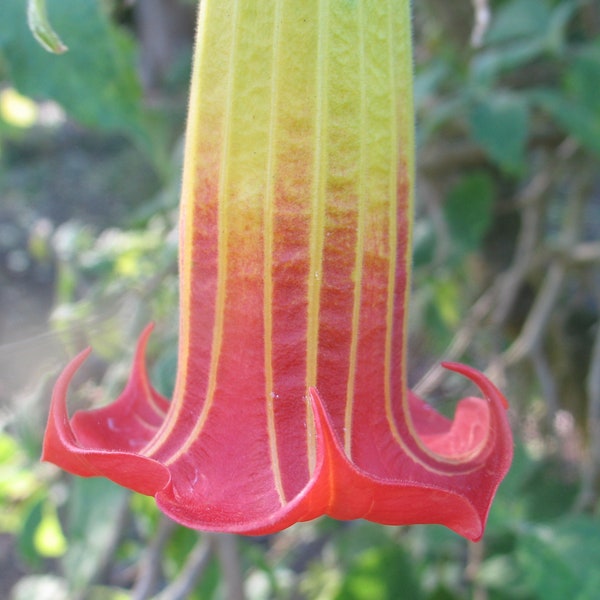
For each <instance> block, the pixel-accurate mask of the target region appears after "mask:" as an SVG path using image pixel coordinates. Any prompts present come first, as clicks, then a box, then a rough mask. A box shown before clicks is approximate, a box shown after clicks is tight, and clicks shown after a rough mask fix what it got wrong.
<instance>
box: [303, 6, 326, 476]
mask: <svg viewBox="0 0 600 600" xmlns="http://www.w3.org/2000/svg"><path fill="white" fill-rule="evenodd" d="M318 5H319V15H318V21H319V22H318V41H317V94H316V95H317V99H316V121H315V142H316V146H315V158H314V166H313V172H314V175H313V189H312V195H311V203H312V206H311V223H310V242H309V243H310V267H309V272H308V324H307V341H306V345H307V349H306V390H307V392H308V389H309V388H310V387H314V386H316V383H317V359H318V345H319V311H320V295H321V278H322V261H323V239H324V227H325V223H324V221H325V214H324V213H325V193H326V177H327V161H328V157H327V153H326V152H324V145H325V144H326V142H325V139H326V136H327V123H326V119H325V112H326V107H325V106H324V103H325V101H326V93H325V90H324V86H325V85H326V84H327V33H328V31H327V28H328V9H329V3H328V1H326V0H319V2H318ZM306 423H307V427H306V429H307V444H308V467H309V472H310V473H312V472H313V471H314V468H315V465H316V446H315V441H316V438H315V436H316V432H315V426H314V420H313V414H312V411H311V409H310V404H309V403H308V402H307V409H306Z"/></svg>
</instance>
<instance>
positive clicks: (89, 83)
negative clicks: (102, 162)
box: [0, 0, 148, 145]
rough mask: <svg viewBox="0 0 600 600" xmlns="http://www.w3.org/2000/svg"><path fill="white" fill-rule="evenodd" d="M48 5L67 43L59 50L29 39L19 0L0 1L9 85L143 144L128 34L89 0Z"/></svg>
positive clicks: (0, 38) (144, 137)
mask: <svg viewBox="0 0 600 600" xmlns="http://www.w3.org/2000/svg"><path fill="white" fill-rule="evenodd" d="M48 8H49V12H50V16H51V18H52V22H53V23H54V25H55V27H56V28H57V30H59V31H60V32H61V35H62V36H63V38H64V39H65V42H66V43H68V46H69V48H70V52H68V53H66V54H63V55H61V56H56V55H54V54H49V53H47V52H45V51H44V50H43V49H42V48H40V46H39V44H38V43H37V42H36V41H35V40H34V39H33V37H32V36H31V34H30V32H29V30H28V28H27V24H26V23H25V19H24V18H23V2H22V0H2V1H1V2H0V23H2V27H1V28H0V52H1V53H2V55H3V62H4V63H5V64H6V67H7V70H8V76H9V79H10V80H11V81H12V83H13V85H14V87H15V88H16V89H17V90H18V91H19V92H20V93H21V94H23V95H25V96H29V97H31V98H35V99H38V100H41V99H52V100H54V101H56V102H58V103H59V104H60V105H61V106H62V107H63V108H64V109H65V110H66V112H67V113H68V114H69V115H70V116H71V117H72V118H73V119H75V120H76V121H79V122H80V123H81V124H83V125H87V126H90V127H95V128H98V129H101V130H106V131H119V132H122V133H125V134H127V135H129V136H130V137H132V138H133V139H135V140H136V141H137V142H138V143H139V144H140V145H142V144H148V139H147V129H146V127H145V123H144V120H143V116H142V112H141V86H140V84H139V80H138V76H137V72H136V66H135V65H136V55H135V45H134V42H133V40H132V39H130V38H129V37H128V36H127V35H126V34H125V33H124V31H123V30H121V29H119V28H117V27H116V26H114V25H112V24H111V22H110V21H109V20H108V18H107V17H106V15H105V14H104V13H103V11H102V8H101V3H99V2H96V1H95V0H61V1H60V2H51V3H50V4H49V6H48Z"/></svg>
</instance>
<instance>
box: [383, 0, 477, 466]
mask: <svg viewBox="0 0 600 600" xmlns="http://www.w3.org/2000/svg"><path fill="white" fill-rule="evenodd" d="M388 14H389V15H390V18H389V28H388V38H389V43H388V48H389V66H390V75H391V79H390V81H391V82H393V83H392V89H391V93H390V99H391V105H390V110H391V111H392V114H393V115H394V125H393V126H392V127H391V130H392V131H393V132H394V137H393V138H392V147H391V149H390V150H391V151H390V157H391V160H390V174H391V176H390V184H389V188H390V213H389V221H390V235H389V240H390V246H389V248H390V268H389V270H388V299H387V334H386V346H385V367H384V369H385V409H386V417H387V420H388V423H389V426H390V431H391V432H392V435H393V437H394V439H395V440H396V442H397V443H398V444H399V445H400V446H401V447H402V449H403V450H404V451H405V452H406V454H407V455H408V456H410V457H411V458H412V459H413V460H414V461H415V462H418V463H419V464H420V465H421V466H422V467H423V468H424V469H426V470H427V471H429V472H431V473H438V474H441V475H464V474H467V473H470V472H473V471H475V470H477V468H478V465H474V464H473V462H470V463H469V464H466V465H465V468H464V469H461V470H455V471H452V472H449V471H448V469H447V468H444V467H445V466H446V467H447V466H451V465H452V466H457V465H460V464H461V462H463V461H462V460H461V459H451V458H449V457H446V456H443V455H441V454H438V453H436V452H433V451H431V450H430V449H429V448H427V446H425V444H423V442H422V440H421V438H420V436H419V433H418V432H417V430H416V429H415V426H414V423H413V421H412V416H411V411H410V406H409V402H408V393H407V388H406V385H405V379H406V353H404V354H403V355H402V358H401V360H402V363H401V365H400V366H399V368H400V369H401V371H400V376H401V378H402V386H401V389H402V394H403V396H402V399H401V405H402V410H403V418H404V419H405V421H406V424H407V427H408V432H409V434H410V437H411V439H412V440H413V442H414V443H415V444H416V446H417V449H418V453H417V452H415V449H414V448H411V447H409V446H408V445H407V443H406V442H405V440H404V439H403V438H402V435H401V434H400V432H399V431H398V428H397V426H396V421H395V417H394V414H393V408H392V390H391V381H392V379H391V378H392V372H393V369H394V365H393V364H392V358H393V356H392V337H393V335H394V330H393V325H394V297H395V291H396V290H395V274H396V267H397V261H398V257H397V255H396V246H397V243H398V226H397V220H396V213H397V210H398V191H399V189H400V185H401V183H402V182H401V181H400V180H399V175H398V174H397V171H398V169H401V170H400V177H404V178H405V179H406V180H407V185H406V189H407V192H408V193H409V197H408V199H407V201H406V208H405V210H407V211H410V210H412V182H411V180H412V178H413V177H414V174H413V172H412V169H413V167H414V165H413V161H412V159H411V157H410V156H402V160H401V154H402V153H400V152H399V144H400V143H401V142H402V141H404V140H402V139H399V138H398V133H397V132H398V127H399V126H400V127H401V128H402V134H403V135H411V132H410V129H409V128H410V127H412V123H410V122H406V120H405V122H399V117H398V101H399V100H402V99H399V98H398V97H397V96H398V94H397V89H398V87H397V85H396V83H395V81H396V67H397V65H396V52H397V50H396V48H395V47H394V42H395V40H396V39H398V38H399V39H403V37H402V36H395V35H394V33H393V21H392V15H393V14H394V13H393V10H392V7H391V0H388ZM407 22H410V21H409V20H408V21H407ZM406 27H408V26H406ZM405 49H410V43H406V48H405ZM407 64H409V68H412V65H411V62H410V61H409V60H408V59H407ZM405 101H407V102H412V98H407V99H405ZM409 112H410V114H412V110H411V111H409ZM406 141H407V142H408V143H409V144H411V147H412V141H411V140H410V139H409V140H406ZM411 151H412V150H411ZM407 218H411V215H407ZM408 248H410V240H407V242H406V244H405V245H404V252H405V253H406V252H407V251H408ZM403 259H404V260H405V262H406V265H405V269H406V270H407V272H406V282H405V287H404V290H402V293H403V298H402V300H401V301H402V302H403V303H404V306H405V307H408V302H409V297H410V286H409V285H408V282H409V277H410V264H409V263H408V261H406V254H404V255H403ZM404 319H405V320H406V308H405V313H404ZM401 334H402V335H403V336H404V338H405V340H404V341H403V347H405V346H406V327H405V324H404V323H403V324H402V331H401ZM427 459H430V460H429V461H428V460H427ZM430 461H431V462H430ZM432 462H433V463H435V464H432ZM436 465H437V466H436Z"/></svg>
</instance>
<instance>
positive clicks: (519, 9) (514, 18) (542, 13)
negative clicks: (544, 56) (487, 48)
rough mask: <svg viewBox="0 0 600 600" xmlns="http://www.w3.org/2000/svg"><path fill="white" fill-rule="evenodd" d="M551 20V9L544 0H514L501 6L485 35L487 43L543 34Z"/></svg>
mask: <svg viewBox="0 0 600 600" xmlns="http://www.w3.org/2000/svg"><path fill="white" fill-rule="evenodd" d="M549 22H550V9H549V7H548V4H547V2H545V1H542V0H513V1H512V2H509V3H508V4H506V5H504V6H503V7H502V8H500V9H499V10H498V11H497V12H496V14H494V18H493V20H492V23H491V26H490V28H489V30H488V32H487V35H486V36H485V41H486V43H498V42H506V41H508V40H513V39H514V38H517V37H523V38H524V37H533V36H543V35H544V34H545V32H546V30H547V28H548V24H549Z"/></svg>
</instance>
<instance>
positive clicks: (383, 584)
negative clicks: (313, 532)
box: [336, 544, 422, 600]
mask: <svg viewBox="0 0 600 600" xmlns="http://www.w3.org/2000/svg"><path fill="white" fill-rule="evenodd" d="M336 598H339V599H340V600H341V599H343V600H388V599H389V598H412V599H414V600H418V599H419V598H422V593H421V589H420V586H419V581H418V578H417V576H416V572H415V569H414V567H413V565H412V563H411V559H410V556H409V555H408V553H407V552H406V551H405V550H404V549H403V548H402V547H400V546H397V545H392V544H386V545H385V546H383V547H381V546H380V547H374V548H370V549H369V550H366V551H365V552H363V553H362V554H360V555H359V556H358V557H357V559H356V560H355V562H354V564H353V565H352V566H351V568H350V570H349V571H348V572H347V573H346V576H345V578H344V583H343V585H342V588H341V590H340V593H339V594H338V595H337V596H336Z"/></svg>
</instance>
